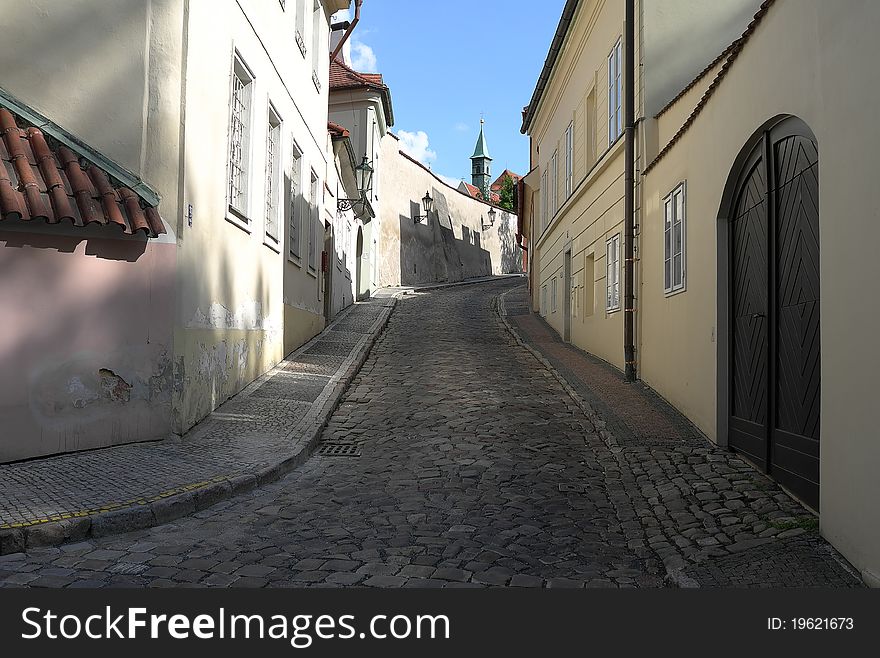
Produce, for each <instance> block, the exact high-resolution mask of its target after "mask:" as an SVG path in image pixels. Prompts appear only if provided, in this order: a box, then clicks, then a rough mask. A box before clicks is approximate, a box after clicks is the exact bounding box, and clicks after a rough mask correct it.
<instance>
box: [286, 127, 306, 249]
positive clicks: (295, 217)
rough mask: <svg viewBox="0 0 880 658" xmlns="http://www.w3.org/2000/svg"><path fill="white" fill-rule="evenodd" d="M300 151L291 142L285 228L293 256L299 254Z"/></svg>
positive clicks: (300, 222) (300, 224)
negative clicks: (291, 157) (291, 153)
mask: <svg viewBox="0 0 880 658" xmlns="http://www.w3.org/2000/svg"><path fill="white" fill-rule="evenodd" d="M302 204H303V199H302V151H301V150H300V148H299V146H297V144H296V142H294V143H293V162H292V164H291V167H290V201H289V205H288V217H287V229H288V233H289V235H288V247H287V248H288V251H289V253H290V256H291V257H293V258H299V256H300V240H301V234H302V221H301V215H302Z"/></svg>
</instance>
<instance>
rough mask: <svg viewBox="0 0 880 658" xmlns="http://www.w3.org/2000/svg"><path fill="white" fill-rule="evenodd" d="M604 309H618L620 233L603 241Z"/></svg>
mask: <svg viewBox="0 0 880 658" xmlns="http://www.w3.org/2000/svg"><path fill="white" fill-rule="evenodd" d="M605 267H606V276H605V292H606V297H605V310H606V311H617V310H619V309H620V233H617V234H616V235H614V236H613V237H611V238H610V239H608V240H607V241H606V242H605Z"/></svg>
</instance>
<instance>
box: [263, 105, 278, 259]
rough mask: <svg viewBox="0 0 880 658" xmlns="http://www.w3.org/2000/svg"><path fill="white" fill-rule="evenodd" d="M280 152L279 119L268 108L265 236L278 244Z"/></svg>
mask: <svg viewBox="0 0 880 658" xmlns="http://www.w3.org/2000/svg"><path fill="white" fill-rule="evenodd" d="M280 152H281V119H279V118H278V115H277V114H275V112H273V111H272V109H271V108H269V130H268V132H267V135H266V236H267V237H269V238H270V239H271V240H273V241H274V242H275V243H277V242H278V210H279V203H278V174H279V167H278V160H279V155H280Z"/></svg>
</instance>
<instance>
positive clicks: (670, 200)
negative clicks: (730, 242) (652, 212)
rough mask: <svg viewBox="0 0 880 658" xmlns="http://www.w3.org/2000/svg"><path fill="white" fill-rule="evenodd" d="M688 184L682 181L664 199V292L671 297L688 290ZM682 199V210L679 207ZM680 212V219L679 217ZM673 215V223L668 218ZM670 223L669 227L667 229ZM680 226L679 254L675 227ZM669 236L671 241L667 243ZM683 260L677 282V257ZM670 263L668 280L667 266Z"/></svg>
mask: <svg viewBox="0 0 880 658" xmlns="http://www.w3.org/2000/svg"><path fill="white" fill-rule="evenodd" d="M686 183H687V182H686V181H681V182H680V183H679V184H678V185H676V186H675V187H674V188H672V191H671V192H670V193H669V194H667V195H666V196H665V197H663V239H662V240H661V242H662V245H663V260H662V262H663V292H664V294H666V296H667V297H668V296H671V295H675V294H678V293H680V292H684V291H685V290H687V184H686ZM677 198H680V200H681V203H680V208H679V205H677ZM679 210H680V215H681V216H680V217H679ZM667 213H670V214H671V221H670V219H669V218H668V216H667ZM667 223H668V227H667ZM676 225H678V227H679V232H680V234H681V239H680V245H679V246H680V249H679V252H678V253H676V252H675V227H676ZM667 234H668V235H669V241H668V243H667ZM676 256H678V258H679V259H680V260H681V274H680V280H679V281H678V282H676V280H675V257H676ZM667 263H669V271H668V278H667V270H666V264H667Z"/></svg>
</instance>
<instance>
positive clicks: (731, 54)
mask: <svg viewBox="0 0 880 658" xmlns="http://www.w3.org/2000/svg"><path fill="white" fill-rule="evenodd" d="M774 1H775V0H764V2H762V3H761V6H760V7H759V8H758V11H757V12H756V13H755V16H754V17H753V18H752V21H751V22H750V23H749V25H748V27H747V28H746V30H745V32H743V33H742V36H741V37H739V38H738V39H737V40H736V41H734V42H733V43H732V44H730V46H728V47H727V48H726V49H725V50H724V52H723V53H722V56H723V55H725V54H726V56H727V60H726V61H725V62H724V64H723V65H722V66H721V69H720V70H719V71H718V73H717V74H716V75H715V79H714V80H712V83H711V84H710V85H709V87H708V88H707V89H706V91H705V92H704V93H703V96H702V98H700V101H699V102H698V103H697V106H696V107H695V108H694V109H693V111H692V112H691V113H690V116H688V118H687V119H686V120H685V122H684V123H683V124H682V126H681V128H679V129H678V131H677V132H676V133H675V135H673V136H672V139H670V140H669V143H668V144H666V146H664V147H663V149H662V150H661V151H660V152H659V153H658V154H657V157H655V158H654V159H653V160H652V161H651V162H650V163H648V166H647V167H645V171H644V172H643V175H645V176H647V175H648V173H650V171H651V170H652V169H653V168H654V167H655V166H656V165H657V163H658V162H660V160H662V159H663V158H664V157H665V156H666V154H667V153H669V151H670V150H672V148H673V147H674V146H675V144H676V143H677V142H678V140H680V139H681V138H682V136H683V135H684V134H685V133H686V132H687V131H688V129H689V128H690V127H691V125H693V123H694V121H696V119H697V117H698V116H699V115H700V113H701V112H702V111H703V108H705V107H706V104H707V103H708V102H709V99H711V98H712V96H713V95H714V94H715V90H716V89H718V86H719V85H720V84H721V81H722V80H724V78H725V77H726V76H727V73H728V71H730V67H731V66H732V65H733V63H734V62H735V61H736V58H737V57H739V54H740V53H741V52H742V50H743V48H744V47H745V45H746V44H747V43H748V41H749V39H751V37H752V35H753V34H754V33H755V30H756V29H757V28H758V25H760V24H761V21H762V20H763V19H764V16H766V15H767V12H768V11H769V9H770V5H772V4H773V2H774ZM719 60H720V57H719V58H716V60H715V62H714V63H713V64H712V65H710V66H709V69H711V68H712V67H713V66H714V64H717V63H718V61H719ZM665 109H666V108H664V110H665Z"/></svg>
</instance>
